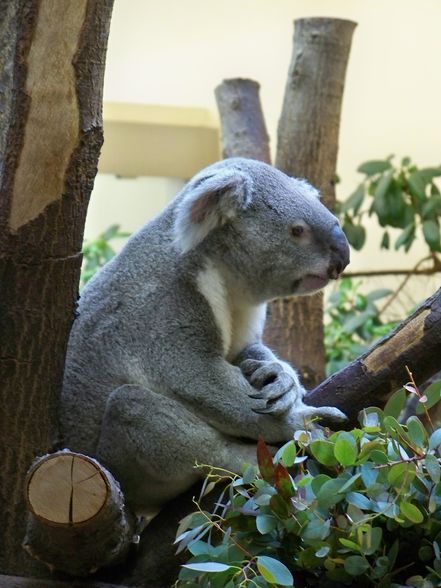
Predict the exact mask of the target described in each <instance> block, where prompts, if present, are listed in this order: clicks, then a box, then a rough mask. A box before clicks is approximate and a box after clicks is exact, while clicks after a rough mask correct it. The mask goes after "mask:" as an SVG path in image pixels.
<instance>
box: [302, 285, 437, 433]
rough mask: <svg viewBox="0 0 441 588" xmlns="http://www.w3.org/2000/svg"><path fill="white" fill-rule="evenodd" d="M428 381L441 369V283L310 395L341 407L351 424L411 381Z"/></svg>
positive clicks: (314, 402) (316, 401)
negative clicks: (407, 369)
mask: <svg viewBox="0 0 441 588" xmlns="http://www.w3.org/2000/svg"><path fill="white" fill-rule="evenodd" d="M406 366H407V367H408V368H409V369H410V371H411V372H412V373H413V376H414V378H415V380H416V382H417V383H418V382H421V383H423V382H425V381H426V380H427V379H428V378H430V377H431V376H433V374H435V373H436V372H438V371H439V370H440V369H441V288H440V289H439V290H438V291H437V292H436V293H435V294H434V295H433V296H431V297H430V298H428V299H427V300H426V301H425V302H423V304H422V305H421V306H420V307H419V308H418V309H417V310H416V311H415V312H414V313H413V314H412V315H411V316H410V317H409V318H408V319H406V320H405V321H404V322H402V323H400V324H399V325H398V326H397V327H396V328H395V329H394V330H393V331H392V332H391V333H390V334H389V335H388V336H387V337H385V338H383V339H382V340H381V341H379V342H378V343H377V344H376V345H375V346H374V347H372V349H370V350H369V351H368V352H367V353H365V354H364V355H362V356H361V357H359V358H358V359H356V360H355V361H353V362H352V363H350V364H349V365H348V366H346V367H345V368H343V369H342V370H340V371H339V372H337V373H336V374H333V375H332V376H331V377H330V378H328V379H327V380H326V381H324V382H322V383H321V384H320V385H319V386H317V387H316V388H315V389H314V390H312V391H311V392H310V393H309V394H308V395H307V396H306V398H305V402H306V403H307V404H311V405H312V406H327V405H328V406H329V405H330V406H336V407H338V408H340V409H341V410H342V411H343V412H344V413H346V414H347V415H348V417H349V420H350V423H349V424H350V425H354V424H355V423H356V421H357V415H358V413H359V411H360V410H362V409H363V408H366V407H367V406H378V407H380V408H381V407H383V406H384V404H385V403H386V401H387V399H388V397H389V395H390V394H391V392H394V391H395V390H397V389H398V388H400V387H401V386H403V385H404V384H405V383H406V382H408V380H409V376H408V374H407V371H406Z"/></svg>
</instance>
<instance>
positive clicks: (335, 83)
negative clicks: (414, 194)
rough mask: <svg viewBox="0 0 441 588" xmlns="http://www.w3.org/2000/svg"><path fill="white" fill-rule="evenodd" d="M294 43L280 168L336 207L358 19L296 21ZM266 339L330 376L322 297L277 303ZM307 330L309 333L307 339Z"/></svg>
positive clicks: (310, 375) (313, 372)
mask: <svg viewBox="0 0 441 588" xmlns="http://www.w3.org/2000/svg"><path fill="white" fill-rule="evenodd" d="M294 24H295V33H294V46H293V53H292V59H291V65H290V67H289V72H288V79H287V83H286V89H285V97H284V102H283V108H282V113H281V116H280V120H279V127H278V144H277V154H276V167H278V168H279V169H281V170H282V171H284V172H285V173H287V174H288V175H291V176H300V177H305V178H307V179H308V180H309V181H310V182H311V183H312V184H314V185H315V186H317V187H318V188H319V189H320V191H321V193H322V196H323V201H324V203H325V204H326V205H327V206H328V207H329V208H330V209H331V210H333V208H334V206H335V190H334V185H335V178H336V163H337V152H338V134H339V126H340V113H341V105H342V98H343V88H344V82H345V75H346V66H347V62H348V57H349V51H350V47H351V40H352V34H353V31H354V28H355V26H356V25H355V23H353V22H351V21H348V20H339V19H332V18H306V19H300V20H297V21H295V23H294ZM271 312H272V314H273V316H272V317H271V319H272V323H271V324H272V325H273V326H272V329H271V330H267V331H266V339H267V340H268V342H269V343H270V344H271V345H272V346H274V347H276V348H277V345H276V344H274V343H273V341H275V342H277V341H278V340H281V339H282V340H284V341H286V345H285V346H284V348H283V349H278V351H279V352H280V353H281V355H282V356H283V357H285V358H286V359H288V360H289V361H291V362H292V363H293V364H294V365H295V366H296V367H297V368H298V369H299V371H300V375H301V377H302V378H303V381H304V384H305V385H306V386H307V387H309V386H312V385H317V384H318V383H319V382H320V381H321V380H322V379H323V378H324V375H325V374H324V370H325V350H324V343H323V340H324V334H323V297H322V295H316V296H310V297H302V298H292V299H289V300H280V301H277V302H276V303H275V304H273V305H272V307H271ZM305 332H307V333H308V336H307V337H305V336H304V334H305Z"/></svg>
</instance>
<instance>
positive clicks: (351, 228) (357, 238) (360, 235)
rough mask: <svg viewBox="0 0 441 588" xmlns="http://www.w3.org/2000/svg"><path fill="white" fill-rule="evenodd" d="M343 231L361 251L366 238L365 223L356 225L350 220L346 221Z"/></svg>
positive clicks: (353, 245) (354, 246)
mask: <svg viewBox="0 0 441 588" xmlns="http://www.w3.org/2000/svg"><path fill="white" fill-rule="evenodd" d="M343 231H344V233H345V235H346V237H347V239H348V241H349V243H350V244H351V245H352V247H353V248H354V249H356V250H357V251H359V250H360V249H361V248H362V247H363V245H364V242H365V240H366V229H365V228H364V227H363V225H354V224H353V223H352V222H350V221H345V222H344V223H343Z"/></svg>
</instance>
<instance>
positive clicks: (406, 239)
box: [395, 223, 415, 250]
mask: <svg viewBox="0 0 441 588" xmlns="http://www.w3.org/2000/svg"><path fill="white" fill-rule="evenodd" d="M414 238H415V223H411V224H410V225H407V227H406V228H405V229H404V231H403V232H402V233H401V235H400V236H399V237H398V239H397V240H396V242H395V249H397V250H398V249H399V248H400V247H401V246H402V245H404V246H407V245H408V244H409V243H412V241H413V239H414Z"/></svg>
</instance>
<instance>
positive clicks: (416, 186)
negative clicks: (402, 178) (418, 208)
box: [408, 171, 427, 200]
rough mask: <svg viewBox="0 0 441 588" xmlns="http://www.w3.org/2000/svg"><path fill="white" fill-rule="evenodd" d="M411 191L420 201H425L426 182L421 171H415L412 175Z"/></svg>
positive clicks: (410, 179)
mask: <svg viewBox="0 0 441 588" xmlns="http://www.w3.org/2000/svg"><path fill="white" fill-rule="evenodd" d="M408 183H409V191H410V193H411V194H412V196H414V197H415V198H417V199H418V200H424V199H425V198H426V183H427V182H426V181H425V179H424V176H423V175H421V173H420V172H419V171H415V172H413V173H411V174H410V176H409V179H408Z"/></svg>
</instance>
